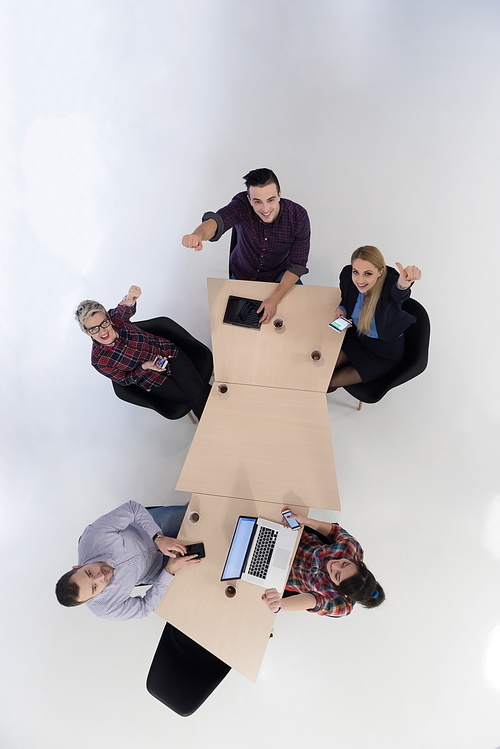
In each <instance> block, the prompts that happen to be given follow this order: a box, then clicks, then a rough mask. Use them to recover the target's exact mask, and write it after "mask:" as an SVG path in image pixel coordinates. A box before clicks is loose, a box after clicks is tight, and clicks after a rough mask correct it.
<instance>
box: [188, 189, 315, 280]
mask: <svg viewBox="0 0 500 749" xmlns="http://www.w3.org/2000/svg"><path fill="white" fill-rule="evenodd" d="M209 218H213V219H214V220H215V221H216V222H217V231H216V233H215V234H214V236H213V237H212V239H211V240H210V241H211V242H216V241H217V240H218V239H220V237H221V236H222V235H223V234H224V232H225V231H227V230H228V229H231V228H232V227H233V226H235V227H236V232H237V235H238V241H237V243H236V247H235V248H234V250H233V252H232V253H231V256H230V260H229V270H230V272H231V274H232V275H234V276H235V277H236V278H238V279H240V280H242V281H276V279H277V278H278V277H279V276H280V275H282V274H283V273H284V272H285V271H287V270H289V271H291V272H292V273H295V275H297V276H303V275H305V274H306V273H309V271H308V269H307V268H306V265H307V258H308V256H309V239H310V236H311V228H310V225H309V216H308V215H307V211H306V210H305V208H302V206H301V205H298V203H293V202H292V201H291V200H287V199H286V198H281V200H280V212H279V214H278V218H277V219H276V220H275V221H273V222H272V223H270V224H266V223H265V221H262V220H261V219H260V218H259V217H258V216H257V214H256V213H255V211H254V210H253V208H252V206H251V205H250V203H249V201H248V197H247V194H246V192H239V193H238V194H237V195H235V196H234V198H233V199H232V200H231V202H230V203H228V205H226V206H224V208H220V209H219V210H218V211H217V212H216V213H212V212H209V213H205V214H204V216H203V218H202V220H203V221H207V220H208V219H209Z"/></svg>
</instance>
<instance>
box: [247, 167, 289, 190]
mask: <svg viewBox="0 0 500 749" xmlns="http://www.w3.org/2000/svg"><path fill="white" fill-rule="evenodd" d="M243 179H244V180H245V185H246V188H247V192H248V188H249V187H267V185H272V184H273V182H274V184H275V185H276V188H277V190H278V192H281V187H280V183H279V182H278V178H277V176H276V175H275V173H274V172H272V171H271V169H252V171H251V172H248V174H245V176H244V177H243Z"/></svg>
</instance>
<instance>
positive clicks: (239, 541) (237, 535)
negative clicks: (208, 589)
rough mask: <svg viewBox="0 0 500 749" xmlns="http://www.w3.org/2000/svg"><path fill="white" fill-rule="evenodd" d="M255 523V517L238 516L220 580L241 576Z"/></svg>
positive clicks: (235, 578) (234, 578) (236, 578)
mask: <svg viewBox="0 0 500 749" xmlns="http://www.w3.org/2000/svg"><path fill="white" fill-rule="evenodd" d="M256 523H257V518H246V517H239V518H238V522H237V523H236V528H235V530H234V534H233V540H232V541H231V546H230V547H229V552H228V555H227V559H226V564H225V565H224V569H223V571H222V575H221V580H238V579H239V578H240V577H241V573H242V571H243V565H244V564H245V560H246V556H247V552H248V549H249V547H250V543H251V541H252V534H253V531H254V529H255V525H256Z"/></svg>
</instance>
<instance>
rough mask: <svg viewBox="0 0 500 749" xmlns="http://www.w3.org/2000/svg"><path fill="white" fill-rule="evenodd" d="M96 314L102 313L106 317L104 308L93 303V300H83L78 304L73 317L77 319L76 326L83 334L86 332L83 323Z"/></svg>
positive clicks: (98, 303) (97, 303)
mask: <svg viewBox="0 0 500 749" xmlns="http://www.w3.org/2000/svg"><path fill="white" fill-rule="evenodd" d="M96 312H104V314H105V315H106V317H107V316H108V313H107V312H106V308H105V307H103V306H102V304H101V303H100V302H94V300H93V299H84V300H83V302H80V304H79V305H78V307H77V309H76V311H75V317H76V319H77V322H78V325H79V326H80V328H81V329H82V330H83V332H84V333H86V332H87V330H86V328H85V321H86V320H88V318H89V317H92V315H95V314H96Z"/></svg>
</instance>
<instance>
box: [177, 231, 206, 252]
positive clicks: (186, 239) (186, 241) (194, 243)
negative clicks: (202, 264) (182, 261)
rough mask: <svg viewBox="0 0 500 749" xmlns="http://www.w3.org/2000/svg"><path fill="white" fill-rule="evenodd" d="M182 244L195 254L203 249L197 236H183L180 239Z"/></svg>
mask: <svg viewBox="0 0 500 749" xmlns="http://www.w3.org/2000/svg"><path fill="white" fill-rule="evenodd" d="M182 244H183V245H184V247H190V248H191V249H192V250H196V251H197V252H198V251H199V250H202V249H203V242H202V240H201V239H200V237H199V236H198V235H197V234H185V235H184V236H183V237H182Z"/></svg>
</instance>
